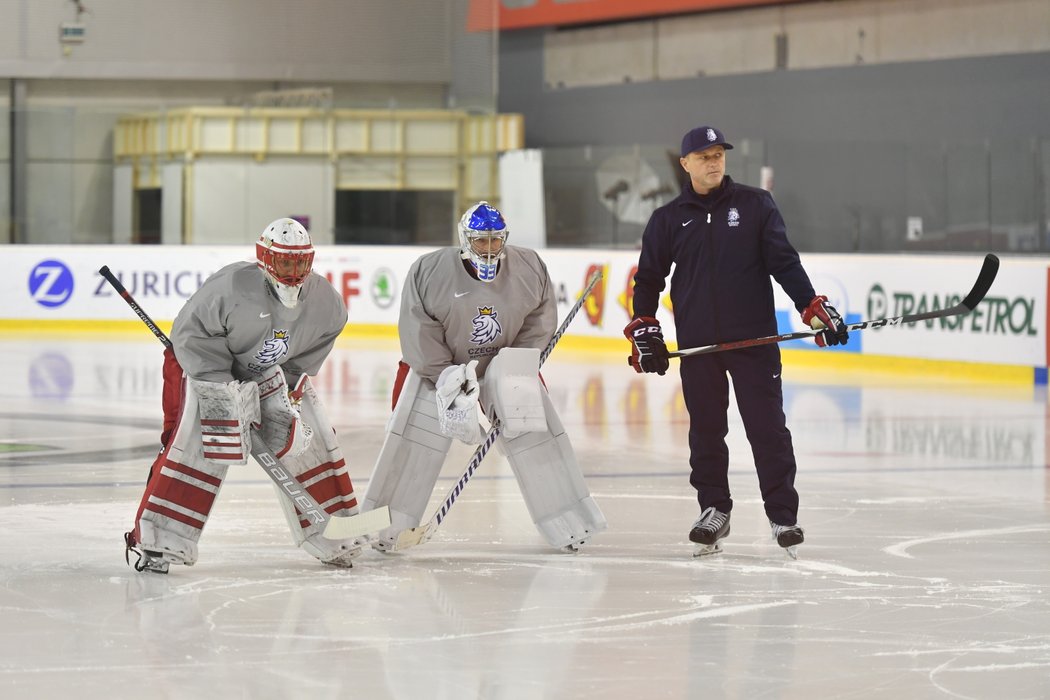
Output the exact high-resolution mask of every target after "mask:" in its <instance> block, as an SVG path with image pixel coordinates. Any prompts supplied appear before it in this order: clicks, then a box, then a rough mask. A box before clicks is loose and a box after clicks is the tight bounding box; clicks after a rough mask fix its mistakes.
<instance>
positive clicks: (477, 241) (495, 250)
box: [459, 202, 510, 282]
mask: <svg viewBox="0 0 1050 700" xmlns="http://www.w3.org/2000/svg"><path fill="white" fill-rule="evenodd" d="M509 234H510V231H509V230H507V222H506V221H504V220H503V214H500V213H499V209H497V208H496V207H494V206H492V205H491V204H489V203H488V202H478V203H477V204H475V205H474V206H472V207H471V208H470V209H467V211H466V213H465V214H463V218H462V219H460V220H459V246H460V255H461V256H462V257H463V259H464V260H469V261H470V264H471V265H473V266H474V269H475V270H476V271H477V273H478V279H479V280H481V281H482V282H491V281H492V280H494V279H496V270H497V268H498V265H499V261H500V259H501V258H502V257H503V255H504V250H505V248H506V244H507V236H508V235H509Z"/></svg>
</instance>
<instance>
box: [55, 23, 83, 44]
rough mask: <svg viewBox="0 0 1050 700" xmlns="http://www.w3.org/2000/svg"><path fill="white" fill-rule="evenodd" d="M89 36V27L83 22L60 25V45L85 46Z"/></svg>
mask: <svg viewBox="0 0 1050 700" xmlns="http://www.w3.org/2000/svg"><path fill="white" fill-rule="evenodd" d="M86 36H87V26H86V25H85V24H84V23H83V22H63V23H62V24H60V25H58V41H59V43H60V44H83V43H84V38H85V37H86Z"/></svg>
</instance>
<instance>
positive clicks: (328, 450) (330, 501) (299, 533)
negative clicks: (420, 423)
mask: <svg viewBox="0 0 1050 700" xmlns="http://www.w3.org/2000/svg"><path fill="white" fill-rule="evenodd" d="M286 393H287V392H286ZM296 393H298V394H301V396H302V399H301V401H302V402H301V404H300V407H299V411H298V412H299V413H300V414H301V420H302V423H303V425H304V426H308V427H310V429H311V432H312V434H313V438H312V439H311V440H310V442H309V444H308V446H307V448H306V450H305V451H304V452H303V453H302V454H301V455H299V456H298V457H292V456H290V455H289V454H286V455H285V456H284V457H282V458H281V466H283V467H284V468H285V469H286V470H287V471H288V473H289V474H291V475H292V476H294V477H295V479H296V481H298V482H299V483H300V484H301V485H302V486H303V488H305V489H306V490H307V491H308V492H309V494H310V495H311V496H313V497H314V499H315V500H316V501H317V503H318V504H319V505H320V506H321V507H322V508H324V510H325V512H326V513H328V514H329V515H339V516H350V515H357V513H358V512H359V508H358V504H357V497H356V495H355V494H354V486H353V484H352V483H351V481H350V474H349V472H348V470H347V467H346V460H345V459H344V458H343V452H342V448H340V447H339V440H338V438H337V437H336V433H335V429H334V428H332V424H331V423H330V422H329V420H328V413H327V411H326V410H325V407H324V404H322V403H321V399H320V398H319V397H318V395H317V391H316V390H315V389H314V387H313V384H311V383H310V379H309V377H306V376H305V375H304V376H303V377H301V378H300V379H299V381H298V382H296ZM274 489H275V490H277V494H278V502H279V503H280V504H281V510H282V512H283V513H284V516H285V520H287V522H288V528H289V530H290V531H291V533H292V539H293V541H294V542H295V544H296V546H298V547H301V548H302V549H303V550H304V551H305V552H307V553H308V554H310V555H311V556H313V557H316V558H317V559H320V560H321V561H322V562H325V563H326V564H333V565H336V566H350V559H352V558H353V557H355V556H357V555H358V554H360V553H361V547H362V546H363V545H365V544H367V543H368V541H369V540H370V537H369V536H364V537H360V538H352V539H346V540H330V539H327V538H326V537H323V536H322V535H321V531H322V530H323V529H324V528H323V526H321V525H319V524H316V523H314V522H313V521H312V520H310V519H309V518H306V517H304V516H303V514H302V513H300V512H299V511H298V509H296V508H295V506H294V505H293V504H292V501H291V499H290V498H289V497H288V495H287V494H285V493H284V492H283V491H281V490H280V489H278V488H277V485H276V484H274Z"/></svg>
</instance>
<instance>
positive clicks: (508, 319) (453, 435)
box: [364, 202, 606, 551]
mask: <svg viewBox="0 0 1050 700" xmlns="http://www.w3.org/2000/svg"><path fill="white" fill-rule="evenodd" d="M458 229H459V240H460V245H459V246H458V247H457V246H448V247H445V248H441V249H439V250H436V251H433V252H431V253H427V254H425V255H423V256H422V257H420V258H419V259H418V260H416V261H415V262H414V263H413V264H412V267H411V269H410V270H409V273H408V278H407V279H406V280H405V287H404V291H403V293H402V295H401V313H400V316H399V318H398V334H399V336H400V340H401V356H402V361H401V363H400V366H399V368H398V374H397V378H396V380H395V383H394V396H393V407H394V412H393V415H392V416H391V418H390V421H389V422H388V424H387V436H386V440H385V441H384V443H383V448H382V450H381V451H380V454H379V458H378V459H377V461H376V466H375V469H374V471H373V473H372V478H371V479H370V480H369V483H368V493H367V494H365V502H364V509H365V510H372V509H374V508H378V507H380V506H389V508H390V519H391V527H389V528H387V529H386V530H384V531H383V532H381V533H380V535H379V538H378V539H377V540H375V541H373V546H374V547H375V548H376V549H379V550H381V551H389V550H390V549H391V548H392V547H393V545H394V542H396V540H397V536H398V533H399V532H401V531H402V530H405V529H408V528H413V527H416V526H417V525H419V523H420V519H421V518H422V516H423V510H424V509H425V507H426V505H427V502H428V500H429V498H430V495H431V492H432V491H433V490H434V485H435V483H436V481H437V477H438V473H439V472H440V471H441V466H442V464H443V463H444V460H445V456H446V454H447V453H448V450H449V448H450V446H451V444H452V440H453V439H456V440H460V441H461V442H465V443H468V444H477V443H479V442H481V440H482V435H483V434H482V431H481V430H480V427H479V424H478V421H479V409H480V408H482V407H483V408H484V411H485V413H486V415H488V417H489V418H490V420H491V419H492V418H495V417H498V418H499V419H500V421H501V423H502V425H503V432H502V433H501V435H500V437H499V442H500V445H501V448H502V452H503V453H504V454H505V455H506V456H507V459H508V461H509V462H510V466H511V469H512V470H513V471H514V473H515V475H516V476H517V480H518V485H519V486H520V488H521V492H522V496H523V497H524V499H525V504H526V506H527V507H528V509H529V513H530V515H531V516H532V520H533V522H534V523H535V524H536V528H537V529H538V530H539V531H540V533H541V534H542V535H543V537H544V539H546V540H547V542H548V543H549V544H550V545H552V546H554V547H559V548H564V549H569V550H572V551H575V549H576V548H577V547H578V546H579V545H580V544H583V542H584V541H586V540H589V539H590V538H591V537H592V536H593V535H595V534H597V533H598V532H601V531H602V530H604V529H605V527H606V522H605V517H604V516H603V515H602V512H601V510H599V508H598V506H597V504H596V503H595V502H594V499H592V498H591V496H590V493H589V491H588V490H587V486H586V484H585V483H584V481H583V473H582V472H581V470H580V466H579V464H578V463H577V461H576V456H575V453H574V452H573V449H572V445H571V444H570V442H569V438H568V435H566V433H565V429H564V427H563V426H562V424H561V421H560V420H559V419H558V415H557V413H556V412H555V410H554V406H553V404H552V403H551V400H550V397H549V396H548V394H547V390H546V387H544V386H543V384H542V382H541V381H540V378H539V356H540V352H541V351H542V350H543V349H544V348H546V346H547V343H548V342H549V341H550V339H551V337H552V336H553V335H554V332H555V330H556V329H557V324H558V317H557V316H558V314H557V303H556V301H555V297H554V284H553V283H552V282H551V278H550V274H549V273H548V272H547V266H546V265H545V264H544V263H543V260H542V259H541V258H540V256H539V254H537V253H536V251H534V250H529V249H527V248H521V247H518V246H512V245H507V238H508V236H509V229H508V227H507V223H506V221H505V220H504V218H503V215H502V214H501V213H500V211H499V209H497V208H496V207H494V206H492V205H491V204H489V203H488V202H477V203H476V204H474V205H472V206H471V207H470V208H469V209H467V211H466V212H465V213H464V214H463V217H462V218H461V219H460V221H459V226H458Z"/></svg>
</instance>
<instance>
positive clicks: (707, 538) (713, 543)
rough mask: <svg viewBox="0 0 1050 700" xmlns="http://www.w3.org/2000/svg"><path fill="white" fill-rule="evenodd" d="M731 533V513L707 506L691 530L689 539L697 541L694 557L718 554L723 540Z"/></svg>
mask: <svg viewBox="0 0 1050 700" xmlns="http://www.w3.org/2000/svg"><path fill="white" fill-rule="evenodd" d="M728 534H729V513H723V512H721V511H719V510H716V509H715V508H714V506H712V507H710V508H705V509H704V511H703V512H702V513H700V517H699V518H697V519H696V522H695V523H693V529H691V530H690V531H689V540H690V541H691V542H694V543H696V549H694V550H693V556H694V557H703V556H707V555H709V554H718V553H719V552H721V551H722V540H723V539H725V538H726V536H727V535H728Z"/></svg>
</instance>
